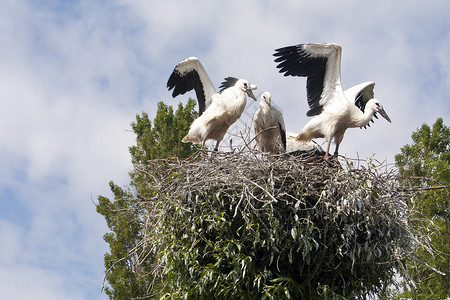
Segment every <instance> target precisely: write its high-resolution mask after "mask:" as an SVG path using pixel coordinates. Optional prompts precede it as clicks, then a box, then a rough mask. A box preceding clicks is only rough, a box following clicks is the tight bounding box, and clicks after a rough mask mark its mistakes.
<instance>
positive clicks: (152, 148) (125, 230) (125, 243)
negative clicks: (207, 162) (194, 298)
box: [97, 99, 197, 299]
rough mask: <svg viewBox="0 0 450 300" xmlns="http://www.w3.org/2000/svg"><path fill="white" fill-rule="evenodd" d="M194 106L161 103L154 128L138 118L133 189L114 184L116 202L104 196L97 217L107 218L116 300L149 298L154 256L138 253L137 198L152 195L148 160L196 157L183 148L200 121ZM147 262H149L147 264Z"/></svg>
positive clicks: (108, 264) (140, 220)
mask: <svg viewBox="0 0 450 300" xmlns="http://www.w3.org/2000/svg"><path fill="white" fill-rule="evenodd" d="M196 116H197V112H196V111H195V101H194V100H192V99H190V100H189V101H188V102H187V104H186V106H183V105H182V104H181V103H180V104H179V105H178V108H177V110H176V111H175V112H174V111H173V108H172V107H171V106H168V105H166V104H164V103H163V102H159V103H158V109H157V112H156V117H155V119H154V121H153V124H152V122H151V121H150V119H149V117H148V114H147V113H145V112H143V113H142V114H141V115H136V121H135V122H133V123H132V124H131V128H132V129H133V132H134V133H135V134H136V145H134V146H131V147H130V153H131V159H132V163H133V166H134V170H132V171H131V172H130V178H131V183H130V186H129V187H126V188H122V187H119V186H118V185H116V184H114V183H113V182H110V188H111V191H112V193H113V195H114V199H113V200H110V199H108V198H107V197H104V196H99V197H98V205H97V212H98V213H99V214H101V215H103V216H104V217H105V219H106V223H107V225H108V228H109V229H110V230H111V232H109V233H106V234H105V235H104V239H105V241H106V242H107V243H108V244H109V248H110V252H109V253H106V254H105V257H104V260H105V268H106V276H105V280H106V281H107V282H108V285H106V286H105V287H104V290H105V293H106V294H107V295H108V296H109V297H110V298H111V299H133V298H139V297H144V296H145V295H147V291H148V289H149V286H151V283H152V281H153V280H152V278H151V276H143V274H146V273H147V272H149V266H151V263H152V255H151V253H150V252H148V251H144V252H138V251H136V250H137V249H138V248H139V245H140V244H141V243H142V242H143V233H144V230H143V228H144V224H145V218H146V216H145V213H146V211H145V209H144V208H143V207H142V206H141V205H139V199H138V198H137V195H138V194H139V195H141V196H142V195H144V196H145V195H146V194H148V190H147V186H148V184H147V183H146V182H145V180H144V179H145V178H143V176H142V174H141V172H139V171H137V170H140V169H142V168H143V166H145V165H146V163H147V162H148V161H149V160H152V159H161V158H165V157H172V156H178V157H188V156H190V155H191V154H192V153H194V152H195V150H196V147H195V146H193V145H192V144H183V143H181V138H182V137H183V136H184V135H185V134H186V133H187V131H188V129H189V125H190V123H191V122H192V121H193V120H194V119H195V118H196ZM144 258H145V259H144Z"/></svg>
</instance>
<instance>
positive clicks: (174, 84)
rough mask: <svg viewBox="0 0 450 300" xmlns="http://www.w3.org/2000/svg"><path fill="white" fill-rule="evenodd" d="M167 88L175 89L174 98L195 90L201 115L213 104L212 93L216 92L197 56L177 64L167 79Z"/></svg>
mask: <svg viewBox="0 0 450 300" xmlns="http://www.w3.org/2000/svg"><path fill="white" fill-rule="evenodd" d="M167 88H168V89H169V91H170V90H171V89H173V93H172V97H174V98H175V97H176V96H178V95H183V94H185V93H186V92H188V91H191V90H195V94H196V95H197V101H198V108H199V115H201V114H202V113H203V112H204V111H205V109H206V108H207V107H208V106H209V105H210V104H211V99H212V95H214V94H215V93H216V89H215V88H214V85H213V84H212V82H211V80H210V79H209V76H208V73H206V71H205V68H203V66H202V64H201V63H200V61H199V60H198V58H196V57H189V58H186V59H185V60H183V61H182V62H180V63H179V64H178V65H176V67H175V68H174V70H173V72H172V74H171V75H170V77H169V80H168V81H167Z"/></svg>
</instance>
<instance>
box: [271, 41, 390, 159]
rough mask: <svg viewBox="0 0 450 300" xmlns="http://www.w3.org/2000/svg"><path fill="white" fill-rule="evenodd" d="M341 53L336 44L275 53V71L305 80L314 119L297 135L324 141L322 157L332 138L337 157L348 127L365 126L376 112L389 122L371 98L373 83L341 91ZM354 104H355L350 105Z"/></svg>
mask: <svg viewBox="0 0 450 300" xmlns="http://www.w3.org/2000/svg"><path fill="white" fill-rule="evenodd" d="M341 52H342V49H341V47H340V46H339V45H337V44H331V43H328V44H299V45H295V46H289V47H284V48H279V49H276V50H275V54H274V56H275V57H277V58H276V59H275V62H277V63H279V64H278V65H277V68H279V69H280V73H284V76H301V77H307V81H306V90H307V100H308V104H309V107H310V110H309V111H308V112H307V113H306V115H307V116H309V117H312V116H316V117H315V118H313V119H312V120H311V121H309V122H308V123H307V124H306V125H305V127H304V128H303V130H302V132H300V134H299V135H298V136H297V139H298V140H299V141H309V140H311V139H313V138H325V140H326V141H327V142H328V147H327V151H326V154H325V157H328V155H329V152H330V144H331V141H332V139H333V138H334V142H335V143H336V150H335V152H334V155H335V156H337V154H338V150H339V144H340V143H341V141H342V139H343V137H344V133H345V130H347V128H354V127H365V126H367V125H368V124H369V122H370V121H371V120H372V117H373V116H375V117H377V116H376V115H375V114H376V113H377V112H378V113H380V114H381V115H382V116H383V117H384V118H385V119H386V120H387V121H388V122H389V123H390V122H391V120H390V119H389V117H388V115H387V114H386V112H385V111H384V109H383V106H382V105H381V103H380V101H378V100H377V99H374V98H373V96H374V93H373V87H374V85H375V84H374V83H373V82H366V83H362V84H359V85H357V86H354V87H352V88H350V89H349V90H347V91H346V92H344V91H343V89H342V86H341ZM353 102H354V103H353Z"/></svg>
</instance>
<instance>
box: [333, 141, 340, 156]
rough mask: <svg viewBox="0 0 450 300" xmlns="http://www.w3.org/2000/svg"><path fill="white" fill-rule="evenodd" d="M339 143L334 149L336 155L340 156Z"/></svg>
mask: <svg viewBox="0 0 450 300" xmlns="http://www.w3.org/2000/svg"><path fill="white" fill-rule="evenodd" d="M338 150H339V144H336V149H335V150H334V156H335V157H337V156H338Z"/></svg>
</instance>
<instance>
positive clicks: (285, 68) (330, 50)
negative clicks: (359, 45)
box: [273, 43, 341, 116]
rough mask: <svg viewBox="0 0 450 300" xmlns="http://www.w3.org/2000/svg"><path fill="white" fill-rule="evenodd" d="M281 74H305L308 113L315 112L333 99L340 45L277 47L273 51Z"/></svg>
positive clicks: (338, 79)
mask: <svg viewBox="0 0 450 300" xmlns="http://www.w3.org/2000/svg"><path fill="white" fill-rule="evenodd" d="M273 55H274V56H275V57H277V58H276V59H275V62H277V63H279V64H278V65H277V68H279V69H280V70H279V72H280V73H284V76H300V77H307V80H306V91H307V100H308V105H309V107H310V110H309V111H308V112H307V115H308V116H314V115H318V114H320V113H321V112H322V108H323V106H325V105H326V104H327V102H328V101H330V100H332V99H333V96H334V94H335V90H336V88H337V85H340V60H341V47H340V46H339V45H336V44H328V43H327V44H312V43H310V44H298V45H295V46H289V47H284V48H279V49H276V50H275V53H274V54H273Z"/></svg>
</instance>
